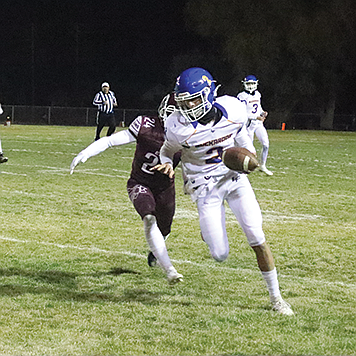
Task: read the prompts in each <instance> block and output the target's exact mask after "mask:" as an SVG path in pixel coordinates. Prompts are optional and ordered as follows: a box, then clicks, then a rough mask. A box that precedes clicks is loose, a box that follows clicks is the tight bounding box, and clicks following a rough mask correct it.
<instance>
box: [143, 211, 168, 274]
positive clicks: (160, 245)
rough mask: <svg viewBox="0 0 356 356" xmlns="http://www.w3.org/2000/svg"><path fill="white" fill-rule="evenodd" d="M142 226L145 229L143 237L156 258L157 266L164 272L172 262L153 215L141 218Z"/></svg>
mask: <svg viewBox="0 0 356 356" xmlns="http://www.w3.org/2000/svg"><path fill="white" fill-rule="evenodd" d="M143 225H144V229H145V236H146V240H147V243H148V246H149V248H150V250H151V251H152V253H153V254H154V256H155V257H156V258H157V262H158V264H159V265H160V266H161V267H162V268H163V269H164V270H165V271H166V272H168V270H169V269H170V268H171V267H173V265H172V262H171V260H170V258H169V256H168V252H167V247H166V244H165V242H164V237H163V235H162V233H161V231H160V229H159V228H158V226H157V220H156V217H155V216H153V215H146V216H145V217H144V218H143Z"/></svg>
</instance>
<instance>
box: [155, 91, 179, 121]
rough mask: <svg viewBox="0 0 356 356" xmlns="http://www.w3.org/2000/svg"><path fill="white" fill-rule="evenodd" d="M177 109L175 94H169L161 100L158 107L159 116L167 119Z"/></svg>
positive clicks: (164, 119)
mask: <svg viewBox="0 0 356 356" xmlns="http://www.w3.org/2000/svg"><path fill="white" fill-rule="evenodd" d="M175 110H176V105H175V101H174V96H173V94H167V95H166V96H165V97H164V98H163V99H162V101H161V104H160V105H159V107H158V116H159V117H160V118H161V119H162V120H163V121H166V120H167V118H168V116H169V115H171V114H173V113H174V112H175Z"/></svg>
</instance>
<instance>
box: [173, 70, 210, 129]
mask: <svg viewBox="0 0 356 356" xmlns="http://www.w3.org/2000/svg"><path fill="white" fill-rule="evenodd" d="M215 94H216V87H215V80H214V79H213V77H212V75H211V74H210V73H209V72H208V71H207V70H205V69H203V68H189V69H186V70H185V71H184V72H182V73H181V75H180V76H179V77H178V78H177V82H176V85H175V88H174V99H175V101H176V103H177V106H178V109H179V111H180V112H181V114H182V115H183V116H184V117H185V118H186V119H187V120H188V121H190V122H194V121H198V120H199V119H201V118H202V117H203V116H204V115H205V114H206V113H207V112H209V111H210V110H211V108H212V106H213V103H214V101H215Z"/></svg>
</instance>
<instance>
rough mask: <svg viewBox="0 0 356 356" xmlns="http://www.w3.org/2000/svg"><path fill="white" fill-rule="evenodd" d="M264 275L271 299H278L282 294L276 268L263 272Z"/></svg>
mask: <svg viewBox="0 0 356 356" xmlns="http://www.w3.org/2000/svg"><path fill="white" fill-rule="evenodd" d="M261 273H262V276H263V278H264V280H265V282H266V285H267V289H268V292H269V296H270V299H271V300H272V299H276V298H278V297H280V296H281V292H280V290H279V283H278V278H277V270H276V268H274V269H273V270H272V271H268V272H261Z"/></svg>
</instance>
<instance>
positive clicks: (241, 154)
mask: <svg viewBox="0 0 356 356" xmlns="http://www.w3.org/2000/svg"><path fill="white" fill-rule="evenodd" d="M222 160H223V162H224V164H225V166H226V167H227V168H230V169H232V170H233V171H238V172H243V173H250V172H252V171H253V170H255V169H256V168H257V167H258V166H259V164H258V160H257V157H256V156H255V155H254V154H253V153H252V152H250V151H249V150H247V149H246V148H243V147H230V148H228V149H226V150H225V151H224V152H223V154H222Z"/></svg>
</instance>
